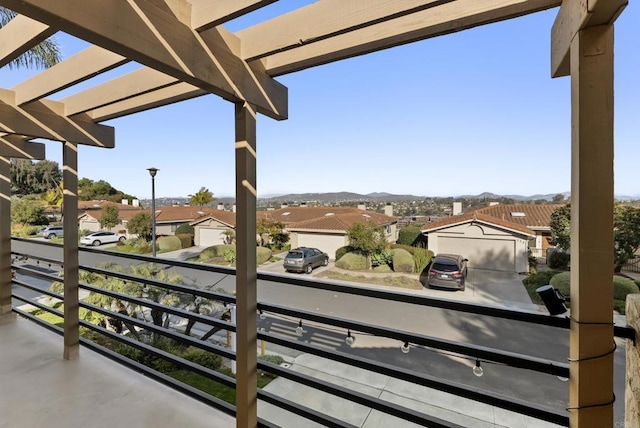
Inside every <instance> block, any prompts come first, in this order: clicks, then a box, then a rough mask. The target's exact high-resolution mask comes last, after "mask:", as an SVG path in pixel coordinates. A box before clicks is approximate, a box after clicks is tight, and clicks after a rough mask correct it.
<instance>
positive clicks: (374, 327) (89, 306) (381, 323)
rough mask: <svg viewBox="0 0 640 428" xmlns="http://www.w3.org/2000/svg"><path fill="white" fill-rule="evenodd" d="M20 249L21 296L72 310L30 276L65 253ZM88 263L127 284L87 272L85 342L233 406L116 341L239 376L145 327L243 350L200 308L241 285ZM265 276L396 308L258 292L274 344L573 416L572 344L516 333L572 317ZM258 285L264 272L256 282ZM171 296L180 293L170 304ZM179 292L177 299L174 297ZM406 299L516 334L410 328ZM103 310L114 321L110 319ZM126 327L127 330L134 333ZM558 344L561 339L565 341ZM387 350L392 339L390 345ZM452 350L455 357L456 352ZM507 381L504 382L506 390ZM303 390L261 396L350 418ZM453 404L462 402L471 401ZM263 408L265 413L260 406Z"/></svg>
mask: <svg viewBox="0 0 640 428" xmlns="http://www.w3.org/2000/svg"><path fill="white" fill-rule="evenodd" d="M14 240H15V242H21V241H22V242H28V241H27V240H20V239H14ZM30 245H33V243H32V242H30ZM41 248H48V249H49V250H51V249H56V248H57V249H59V250H60V254H61V249H60V246H57V245H52V244H41ZM80 253H81V261H82V259H83V258H84V257H85V256H87V255H100V256H103V257H117V258H118V259H119V260H124V263H140V262H142V263H153V264H155V266H156V267H158V269H178V268H179V269H184V270H187V269H188V270H193V271H197V272H200V273H201V274H202V273H203V272H204V273H206V275H209V276H210V277H209V278H208V279H209V281H208V283H210V284H220V283H222V282H223V280H224V279H225V278H228V277H230V276H233V275H234V274H235V271H234V270H233V269H231V268H225V267H219V266H211V265H203V264H199V263H190V262H182V261H176V260H166V259H163V260H159V259H152V258H150V257H146V256H139V255H127V254H121V253H114V252H111V251H108V250H99V249H94V248H82V249H81V250H80ZM12 257H13V260H14V263H13V266H12V267H13V269H15V271H16V272H18V273H19V274H21V276H20V278H22V275H24V276H25V279H26V280H23V279H14V280H13V284H14V285H17V286H19V288H16V290H15V291H14V293H13V294H12V296H13V298H14V299H15V300H16V301H21V302H23V303H26V304H29V305H31V306H33V307H35V308H38V309H39V310H41V311H45V312H47V313H50V314H53V315H55V316H57V317H60V318H63V317H64V315H63V312H62V311H60V310H59V309H58V308H56V305H55V302H60V301H62V298H63V297H62V295H61V294H59V293H56V292H53V291H50V290H48V289H42V287H41V286H37V285H34V284H33V283H32V282H33V281H31V280H30V279H32V278H34V279H39V280H44V281H45V282H55V281H61V280H62V278H61V276H60V273H59V272H56V271H58V269H57V268H56V267H57V266H61V264H62V261H61V260H60V258H56V257H52V256H50V255H42V253H41V252H39V251H30V252H29V253H27V252H19V251H12ZM25 262H26V263H25ZM32 263H36V267H39V266H46V267H47V268H46V271H43V270H42V269H37V268H34V266H33V265H32ZM80 270H81V271H82V272H86V273H90V274H92V275H94V277H95V276H99V277H101V278H105V279H117V280H118V281H120V282H121V284H122V285H123V287H122V289H121V290H116V289H107V288H104V287H100V286H99V285H96V284H91V283H88V282H85V281H82V279H81V281H80V284H79V286H80V289H81V290H82V291H83V294H84V295H90V296H94V297H95V296H101V299H100V301H101V302H102V303H103V304H101V305H98V304H95V302H96V301H98V299H94V300H93V301H94V303H89V302H88V301H87V300H86V299H83V300H81V301H80V307H81V308H82V309H83V310H85V311H86V313H85V314H86V315H87V316H86V317H85V318H86V319H85V320H81V327H82V328H83V331H84V332H85V334H84V337H83V338H82V339H81V343H82V344H83V345H84V346H86V347H88V348H91V349H93V350H95V351H97V352H99V353H101V354H103V355H104V356H106V357H108V358H111V359H113V360H116V361H118V362H120V363H122V364H124V365H126V366H128V367H130V368H132V369H134V370H137V371H139V372H142V373H144V374H145V375H146V376H149V377H151V378H153V379H155V380H157V381H159V382H162V383H164V384H167V385H169V386H171V387H172V388H175V389H177V390H179V391H181V392H183V393H185V394H188V395H190V396H192V397H194V398H195V399H197V400H200V401H203V402H205V403H207V404H209V405H210V406H212V407H214V408H216V409H219V410H221V411H223V412H225V413H228V414H230V415H235V406H234V405H233V404H231V403H230V402H228V401H226V400H224V399H221V398H218V397H215V396H212V395H209V394H207V393H206V392H204V391H201V390H199V389H197V388H195V387H193V386H191V385H189V384H187V383H183V382H181V381H179V380H176V379H174V378H172V377H170V376H167V375H166V374H165V373H163V372H162V370H159V369H158V366H159V365H158V364H156V365H155V366H154V365H153V364H145V363H144V362H140V361H136V360H135V359H131V358H129V357H127V356H126V353H124V354H123V353H122V352H117V351H118V349H119V348H118V346H116V345H117V344H121V346H122V345H126V347H129V348H130V349H135V350H137V351H136V352H140V353H142V354H143V355H148V356H152V357H154V358H156V359H159V360H162V361H164V362H167V364H170V365H171V366H172V367H178V368H180V369H183V370H186V371H189V372H192V373H195V374H197V375H199V376H202V377H203V378H206V379H209V380H211V381H214V382H216V383H218V384H221V385H225V386H227V387H230V388H235V387H236V380H235V379H234V377H233V376H232V375H228V374H223V373H221V372H220V371H217V370H213V369H211V368H207V367H206V366H203V365H201V364H199V362H198V361H194V360H189V359H187V358H185V357H184V356H177V355H175V353H172V352H170V351H168V350H166V349H161V348H158V347H155V346H154V341H152V340H141V336H148V335H151V336H153V337H154V338H165V339H171V340H172V341H174V343H177V344H180V345H181V346H183V347H193V348H197V349H200V350H203V351H204V352H205V353H210V354H215V355H217V356H220V357H222V358H223V360H225V361H228V362H230V364H231V362H233V361H234V360H235V355H236V354H235V352H234V348H233V343H232V341H231V342H228V341H227V340H225V336H230V335H232V334H233V332H235V323H233V322H231V321H230V320H229V318H228V317H227V318H224V319H223V318H221V317H220V316H212V315H206V314H204V313H198V312H200V309H201V307H200V306H198V304H200V305H202V306H204V305H203V303H202V302H206V305H209V307H213V306H216V307H218V308H223V311H224V312H226V311H232V309H233V305H234V304H235V297H234V295H233V294H232V293H227V292H221V291H219V290H216V289H212V287H208V288H205V287H203V286H190V285H182V284H176V283H171V282H169V281H163V280H159V279H155V278H147V277H143V276H139V275H132V274H130V273H127V272H123V271H121V270H117V269H113V268H109V267H104V266H103V267H100V266H97V265H90V264H87V263H81V264H80ZM258 279H259V280H260V281H264V283H265V284H266V283H272V284H278V285H279V286H286V287H287V290H290V291H287V294H291V293H292V292H294V290H297V291H298V292H300V295H304V294H305V290H306V292H308V293H310V292H313V293H319V292H322V293H324V294H325V295H326V296H329V297H328V298H329V299H331V300H333V301H335V305H336V307H337V306H339V305H340V301H339V296H356V297H357V298H358V302H359V306H361V307H366V306H367V305H373V303H372V302H378V303H379V302H384V303H385V305H388V307H389V312H388V313H384V312H379V313H376V314H369V313H362V312H361V311H356V310H355V309H356V308H354V311H353V316H349V317H346V316H342V315H341V316H338V315H332V313H334V312H339V311H337V310H336V311H330V312H327V311H324V312H318V311H315V310H309V309H308V308H307V309H305V308H304V307H303V308H300V307H298V308H296V307H290V306H285V305H280V304H275V303H273V302H269V301H260V302H259V303H258V310H259V313H257V314H256V316H259V318H260V320H259V322H258V325H259V332H258V339H259V341H260V342H261V345H262V347H264V348H269V349H273V350H274V351H272V352H274V353H278V352H280V353H282V354H283V355H285V356H287V355H290V354H300V353H304V354H308V355H312V356H314V357H315V358H318V359H322V360H323V361H326V364H327V365H331V364H336V365H337V364H340V365H346V366H348V367H352V368H353V370H356V369H357V370H366V371H369V372H371V373H375V374H381V375H385V376H388V377H389V378H391V379H398V380H402V381H405V382H408V383H410V384H412V385H414V386H417V387H423V388H425V389H431V390H438V391H443V392H445V393H448V394H452V395H453V396H457V397H462V398H465V399H468V400H473V401H476V402H479V403H484V404H487V405H490V406H495V407H497V408H501V409H505V410H507V411H510V412H515V413H517V414H520V415H526V416H528V417H531V418H535V419H539V420H541V421H546V422H549V423H553V424H558V425H562V426H568V423H569V417H568V412H567V410H566V409H565V408H566V407H567V406H566V395H567V384H566V383H564V382H561V381H560V380H559V379H558V378H561V379H567V378H568V377H569V366H568V364H567V363H566V362H564V361H563V360H564V359H565V358H566V354H564V355H561V356H559V358H545V357H543V356H540V355H544V352H540V353H539V354H538V355H537V356H536V355H528V354H525V353H522V352H517V351H516V349H521V348H522V347H521V346H516V345H517V344H518V341H519V340H522V338H521V337H518V329H519V328H521V327H522V328H524V327H523V326H527V328H528V329H529V330H527V331H536V337H538V338H545V337H550V336H549V334H555V335H556V336H554V337H557V331H562V329H568V328H569V319H568V318H565V317H551V316H548V315H546V314H545V313H542V312H533V311H516V310H511V309H508V308H502V307H490V306H483V305H476V304H470V303H463V302H457V301H452V300H446V299H439V298H433V297H425V296H420V295H415V294H409V293H402V292H392V291H386V290H380V289H376V288H371V287H367V286H354V285H350V284H347V283H343V282H338V281H316V280H309V279H301V278H299V277H298V276H288V275H275V274H267V273H261V272H259V273H258ZM126 284H129V285H131V284H135V285H136V287H137V288H136V290H137V292H136V293H127V292H124V291H123V290H125V289H127V287H124V285H126ZM260 286H261V285H260V284H259V288H260ZM130 288H131V287H130ZM20 289H22V290H31V291H35V292H37V293H40V294H43V295H46V296H49V297H50V298H52V300H51V302H50V303H48V304H47V303H42V302H38V301H35V300H34V299H30V298H25V297H23V296H22V294H23V293H22V292H21V290H20ZM158 290H160V291H162V293H163V294H164V296H165V297H167V296H174V298H167V299H164V301H161V300H162V299H158V298H157V295H156V298H155V300H156V301H154V297H153V296H152V294H153V292H154V291H158ZM171 301H173V302H174V303H173V304H171V303H170V302H171ZM178 301H179V302H180V304H177V303H175V302H178ZM114 302H117V306H119V307H120V310H115V308H116V304H115V303H114ZM15 306H16V305H14V311H15V312H17V313H18V314H20V315H21V316H23V317H25V318H28V319H30V320H32V321H34V322H37V323H38V324H40V325H43V326H45V327H47V328H49V329H52V330H54V331H56V332H58V333H60V334H62V330H61V329H60V328H59V327H57V326H55V325H53V324H51V323H47V322H46V321H43V320H42V319H40V318H38V317H37V316H36V315H34V314H33V313H31V312H29V311H26V310H24V309H19V308H17V307H15ZM123 307H129V308H131V310H129V311H127V310H123V309H122V308H123ZM409 307H411V308H420V310H421V311H422V310H424V311H425V312H426V311H434V312H433V313H434V317H436V316H437V314H440V315H441V314H455V315H452V316H453V318H452V319H453V320H454V321H456V322H455V323H457V326H458V327H459V328H461V329H467V330H468V331H469V332H470V333H469V337H472V336H473V334H472V333H473V332H474V331H475V330H476V327H477V326H478V324H481V323H484V324H483V326H481V327H478V328H477V329H478V330H481V329H482V328H489V326H491V325H493V326H496V327H495V328H496V330H497V329H498V328H499V326H500V324H498V322H497V321H498V320H508V323H507V324H508V325H511V326H512V330H511V336H510V337H506V336H507V335H505V337H500V336H501V335H500V333H501V332H500V331H491V332H488V333H487V334H485V336H487V337H492V336H495V337H493V338H492V339H491V340H486V341H482V340H478V343H472V341H469V342H468V343H463V342H460V341H455V340H451V339H450V338H447V337H438V335H437V331H433V329H432V328H431V327H430V326H428V325H417V326H412V327H411V328H402V327H399V326H401V325H402V323H395V322H394V320H393V319H391V318H390V317H391V314H396V313H397V312H396V311H395V309H394V311H392V310H391V309H392V308H409ZM407 310H408V309H407ZM346 312H347V313H348V312H349V311H348V310H347V311H346ZM150 314H151V315H154V314H155V318H153V317H152V320H149V319H148V318H149V315H150ZM158 314H160V317H158ZM89 315H91V316H89ZM96 315H98V316H96ZM263 318H264V319H263ZM105 319H106V320H108V322H105V321H104V320H105ZM373 319H375V322H372V321H371V320H373ZM434 319H435V318H434ZM96 320H100V321H96ZM154 320H155V322H154ZM101 322H102V325H101ZM184 323H187V324H191V325H193V324H196V323H197V324H198V325H199V326H206V329H207V332H208V333H211V332H212V331H215V330H219V331H218V333H217V335H215V336H211V335H210V334H205V335H203V334H198V333H193V332H192V334H191V335H187V334H185V331H184ZM455 323H454V324H455ZM110 325H111V326H113V325H116V326H121V328H120V329H116V331H114V329H113V328H109V326H110ZM536 326H537V327H536ZM534 327H535V328H534ZM532 328H533V330H532ZM127 331H128V332H129V334H125V333H126V332H127ZM199 331H200V332H202V331H204V330H202V328H200V329H199ZM523 331H524V330H523ZM425 332H431V333H432V334H433V335H427V334H425ZM550 332H555V333H550ZM220 333H222V336H220ZM633 333H634V332H633V330H630V329H629V328H627V327H622V326H615V334H616V335H617V336H619V337H626V338H630V337H633ZM300 335H301V336H300ZM327 337H329V338H331V340H328V341H327V340H325V341H323V339H325V338H327ZM347 337H355V338H357V339H359V340H360V341H363V340H365V339H366V340H368V341H369V342H371V343H375V344H376V346H372V347H371V348H375V349H371V350H367V351H368V352H364V350H363V348H351V347H349V346H348V345H346V344H345V343H344V342H343V341H344V339H346V338H347ZM560 337H562V336H560ZM203 338H206V340H203ZM566 339H567V338H566V337H564V338H563V339H562V340H563V341H564V344H562V345H561V346H560V349H561V351H560V353H564V352H565V351H566V349H567V348H566V346H568V344H567V343H566ZM327 342H329V343H327ZM484 342H487V343H491V344H504V345H505V348H504V349H500V348H499V347H497V346H489V345H487V344H485V343H484ZM400 345H402V348H403V351H405V350H409V349H411V351H412V354H414V355H417V357H415V356H414V357H409V356H406V357H403V353H402V352H401V350H400V348H401V346H400ZM553 346H557V344H554V345H553ZM544 347H545V346H544V345H543V344H537V345H536V344H534V343H533V342H532V347H531V348H530V349H531V351H533V350H534V349H537V350H539V351H544ZM264 348H263V349H260V348H259V349H256V352H259V353H260V352H263V350H264ZM393 348H395V349H396V350H397V352H396V351H394V354H390V352H389V349H393ZM381 350H385V352H384V356H383V355H382V354H383V353H382V352H381ZM378 354H379V358H375V357H374V356H376V355H378ZM556 355H557V352H556ZM451 361H456V363H452V362H451ZM465 361H468V362H469V364H468V365H465V364H464V362H465ZM460 362H462V363H460ZM427 363H429V364H433V365H434V367H437V368H439V369H442V372H439V373H437V374H436V373H434V372H433V370H430V369H429V365H427ZM482 365H483V366H482ZM469 367H484V369H483V370H484V371H486V372H490V373H485V376H495V378H494V380H493V381H491V382H482V383H475V384H474V383H473V382H466V383H465V382H461V381H460V379H461V378H465V376H461V375H460V374H459V371H460V370H468V368H469ZM489 367H490V368H489ZM258 370H259V371H261V372H264V373H267V374H270V376H273V377H280V378H283V379H287V380H288V381H290V382H292V383H295V384H299V385H305V386H306V387H308V388H312V389H314V390H317V391H323V392H324V393H326V394H330V395H332V396H334V397H337V398H340V399H344V400H348V401H350V402H353V403H357V404H358V405H361V406H365V407H368V408H371V409H375V410H377V411H379V412H382V413H385V414H387V415H391V416H393V417H396V418H399V419H402V420H405V421H410V422H413V423H416V424H419V425H423V426H434V427H456V426H463V425H459V424H457V423H455V422H454V421H450V420H444V419H441V418H440V417H437V416H434V415H430V414H427V413H424V412H420V411H417V410H415V409H413V408H410V407H407V406H405V405H401V404H397V403H395V402H393V401H388V400H385V399H383V398H381V397H377V396H373V395H369V394H366V393H363V392H361V391H359V389H357V388H353V387H349V386H346V385H344V384H337V383H333V382H329V381H327V380H325V379H323V378H321V377H316V376H313V375H312V374H309V373H303V372H299V371H294V370H291V369H290V368H289V367H287V366H286V365H278V364H275V363H273V362H269V361H268V360H259V361H258ZM470 372H471V370H470V369H469V371H468V372H467V373H470ZM471 379H474V377H473V376H471ZM503 391H507V393H505V392H503ZM536 391H538V392H540V391H543V393H541V394H540V393H536ZM518 395H521V396H518ZM548 396H553V397H556V402H555V405H549V404H548V403H546V402H545V400H546V399H547V398H549V397H548ZM558 397H559V398H558ZM298 398H299V397H296V396H286V395H283V394H275V393H273V392H270V391H268V390H267V389H262V390H259V391H258V399H259V400H261V401H263V402H265V403H269V404H270V405H272V406H275V407H277V408H279V409H281V410H283V411H286V412H291V413H293V414H296V415H298V416H301V417H304V418H306V419H307V420H309V421H313V422H315V423H318V424H320V425H325V426H340V427H343V426H353V424H352V423H350V422H348V421H345V420H342V419H340V418H339V417H337V416H336V415H333V414H331V412H330V411H323V410H322V409H319V408H314V407H313V406H312V405H308V404H301V403H300V402H299V401H298V400H297V399H298ZM547 401H548V400H547ZM454 410H458V411H460V412H463V411H464V409H454ZM258 416H259V417H260V416H261V415H260V413H259V414H258ZM259 424H260V425H262V426H275V425H274V424H273V423H272V422H270V421H268V420H266V419H265V418H259Z"/></svg>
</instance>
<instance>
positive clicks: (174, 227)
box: [171, 223, 178, 232]
mask: <svg viewBox="0 0 640 428" xmlns="http://www.w3.org/2000/svg"><path fill="white" fill-rule="evenodd" d="M177 228H178V225H176V224H175V223H174V224H172V225H171V231H172V232H175V231H176V229H177Z"/></svg>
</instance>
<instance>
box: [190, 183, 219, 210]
mask: <svg viewBox="0 0 640 428" xmlns="http://www.w3.org/2000/svg"><path fill="white" fill-rule="evenodd" d="M213 199H214V198H213V193H212V192H211V191H210V190H209V189H207V188H206V187H204V186H203V187H201V188H200V190H198V192H197V193H196V194H195V195H193V196H191V201H190V204H191V205H197V206H199V207H202V206H204V205H207V204H208V203H210V202H213Z"/></svg>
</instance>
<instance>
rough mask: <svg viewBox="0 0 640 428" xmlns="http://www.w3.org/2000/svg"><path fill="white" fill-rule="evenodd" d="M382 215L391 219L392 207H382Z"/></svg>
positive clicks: (389, 205)
mask: <svg viewBox="0 0 640 428" xmlns="http://www.w3.org/2000/svg"><path fill="white" fill-rule="evenodd" d="M384 215H388V216H389V217H393V205H391V204H389V203H387V205H385V206H384Z"/></svg>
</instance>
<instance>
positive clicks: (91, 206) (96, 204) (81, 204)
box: [78, 201, 142, 211]
mask: <svg viewBox="0 0 640 428" xmlns="http://www.w3.org/2000/svg"><path fill="white" fill-rule="evenodd" d="M107 204H112V205H115V206H116V207H118V209H119V210H140V209H142V208H141V207H135V206H133V205H126V204H121V203H119V202H111V201H78V209H79V210H81V211H87V210H101V209H102V208H103V207H104V206H105V205H107Z"/></svg>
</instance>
